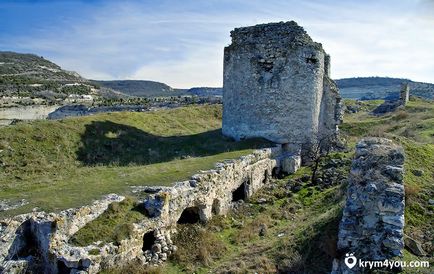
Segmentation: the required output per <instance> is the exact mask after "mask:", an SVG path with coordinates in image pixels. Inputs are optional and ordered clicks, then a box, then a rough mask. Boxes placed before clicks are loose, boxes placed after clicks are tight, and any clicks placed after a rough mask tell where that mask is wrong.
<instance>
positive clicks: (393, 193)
mask: <svg viewBox="0 0 434 274" xmlns="http://www.w3.org/2000/svg"><path fill="white" fill-rule="evenodd" d="M403 165H404V152H403V149H402V148H401V147H399V146H397V145H394V144H393V143H392V141H391V140H388V139H383V138H366V139H363V140H361V141H360V142H359V143H358V144H357V146H356V156H355V159H354V160H353V163H352V167H351V172H350V177H349V185H348V191H347V200H346V204H345V208H344V211H343V217H342V220H341V223H340V226H339V240H338V250H339V251H340V252H339V253H340V254H341V255H342V257H341V258H337V259H336V260H335V262H334V264H333V272H332V273H360V272H361V271H362V270H361V269H360V268H359V267H358V263H357V264H355V265H354V266H353V267H352V268H350V267H349V266H348V264H345V257H353V256H354V257H356V258H357V260H358V261H359V260H363V261H379V260H385V259H390V258H392V257H395V256H400V255H402V253H401V250H402V248H403V247H404V241H403V236H404V235H403V228H404V185H403V172H404V170H403ZM344 256H345V257H344ZM350 266H352V265H351V264H350Z"/></svg>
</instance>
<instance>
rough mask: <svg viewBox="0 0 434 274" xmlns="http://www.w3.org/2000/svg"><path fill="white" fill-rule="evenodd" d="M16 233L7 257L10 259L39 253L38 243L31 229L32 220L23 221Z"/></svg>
mask: <svg viewBox="0 0 434 274" xmlns="http://www.w3.org/2000/svg"><path fill="white" fill-rule="evenodd" d="M15 235H16V237H15V239H14V241H13V242H12V245H11V247H10V248H9V251H8V255H7V257H6V258H7V259H8V260H19V259H21V258H26V257H28V256H37V255H38V243H37V240H36V238H35V236H34V235H33V233H32V231H31V229H30V220H26V221H25V222H23V223H22V224H21V225H20V226H19V227H18V228H17V230H16V231H15Z"/></svg>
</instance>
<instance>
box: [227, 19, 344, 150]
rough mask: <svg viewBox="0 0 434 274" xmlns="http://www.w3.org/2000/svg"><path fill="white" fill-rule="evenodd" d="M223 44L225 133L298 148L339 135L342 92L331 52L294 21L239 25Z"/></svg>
mask: <svg viewBox="0 0 434 274" xmlns="http://www.w3.org/2000/svg"><path fill="white" fill-rule="evenodd" d="M231 37H232V43H231V44H230V45H229V46H227V47H226V48H225V49H224V73H223V134H224V135H226V136H230V137H232V138H234V139H236V140H240V139H244V138H252V137H262V138H265V139H268V140H270V141H273V142H275V143H279V144H285V147H286V148H288V149H289V150H294V151H300V149H301V148H302V147H303V146H304V145H308V144H312V143H314V142H316V141H317V140H318V139H319V138H322V137H325V136H335V135H336V134H337V132H338V124H339V123H340V122H341V119H342V114H341V109H342V107H341V103H340V101H341V97H340V95H339V91H338V88H337V86H336V84H335V82H334V81H333V80H332V79H331V78H330V56H329V55H327V54H326V53H325V51H324V50H323V48H322V45H321V44H319V43H316V42H314V41H313V40H312V39H311V38H310V37H309V35H308V34H307V33H306V31H305V30H304V29H303V28H302V27H300V26H298V25H297V23H296V22H294V21H291V22H280V23H270V24H262V25H256V26H252V27H243V28H236V29H234V30H233V31H232V32H231Z"/></svg>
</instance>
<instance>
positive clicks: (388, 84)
mask: <svg viewBox="0 0 434 274" xmlns="http://www.w3.org/2000/svg"><path fill="white" fill-rule="evenodd" d="M402 83H408V84H409V86H410V93H411V95H415V96H419V97H422V98H426V99H434V84H430V83H421V82H415V81H411V80H409V79H402V78H390V77H355V78H345V79H338V80H336V84H337V85H338V87H339V90H340V92H341V95H342V97H343V98H349V99H362V98H364V99H369V100H373V99H385V98H391V99H392V98H396V99H397V98H399V91H400V90H401V84H402Z"/></svg>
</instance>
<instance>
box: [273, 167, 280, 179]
mask: <svg viewBox="0 0 434 274" xmlns="http://www.w3.org/2000/svg"><path fill="white" fill-rule="evenodd" d="M271 177H273V178H274V179H278V178H279V177H280V168H279V167H274V168H273V170H272V171H271Z"/></svg>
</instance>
